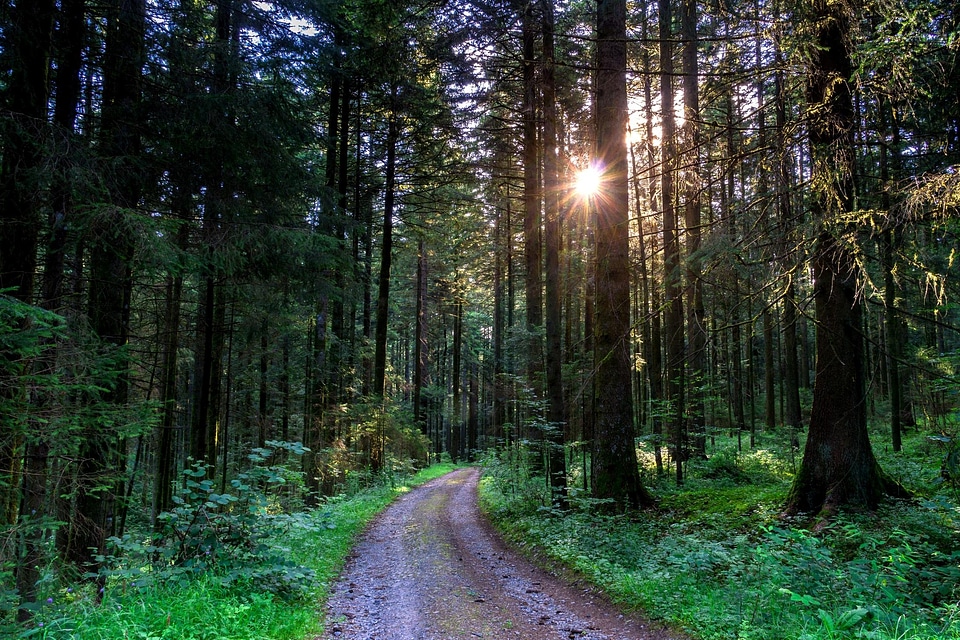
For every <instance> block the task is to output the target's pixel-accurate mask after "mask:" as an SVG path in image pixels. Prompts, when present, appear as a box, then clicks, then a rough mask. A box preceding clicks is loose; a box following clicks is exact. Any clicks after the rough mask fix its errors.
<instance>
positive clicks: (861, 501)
mask: <svg viewBox="0 0 960 640" xmlns="http://www.w3.org/2000/svg"><path fill="white" fill-rule="evenodd" d="M812 9H813V15H812V16H811V19H812V21H813V24H814V25H815V28H816V30H815V34H816V42H815V43H814V44H815V47H814V50H813V52H812V59H811V61H810V68H809V73H808V81H807V102H808V104H809V107H810V110H811V118H810V123H809V126H810V142H811V148H812V152H813V161H814V166H813V184H814V185H815V187H816V188H817V192H816V193H815V194H814V195H815V197H814V207H815V210H814V212H813V213H814V215H815V216H816V222H817V224H818V226H819V228H820V232H819V237H818V238H817V246H816V249H815V250H816V254H815V256H814V259H813V276H814V298H815V302H816V320H817V326H816V331H817V364H816V378H815V382H814V389H813V408H812V413H811V417H810V431H809V435H808V438H807V443H806V446H805V448H804V454H803V460H802V462H801V465H800V470H799V472H798V473H797V477H796V479H795V481H794V484H793V487H792V488H791V491H790V494H789V496H788V498H787V512H790V513H793V512H807V513H809V512H812V513H816V512H821V513H824V514H830V513H833V512H835V511H836V510H837V509H839V508H840V507H843V506H847V505H850V506H858V507H867V508H871V509H872V508H875V507H876V506H877V504H878V503H879V501H880V499H881V497H882V495H883V494H884V493H888V492H892V493H895V494H902V493H903V490H902V489H901V488H900V487H898V486H897V485H896V484H895V483H894V482H893V481H891V480H890V479H889V478H887V477H886V476H885V475H884V474H883V472H882V471H881V469H880V466H879V464H878V463H877V461H876V459H875V458H874V455H873V450H872V448H871V446H870V440H869V436H868V434H867V415H866V391H865V386H864V384H865V383H864V346H863V335H862V334H861V328H862V326H863V325H862V311H861V304H862V302H861V300H860V296H859V286H860V276H861V274H860V272H859V268H858V265H857V263H856V261H855V259H854V257H853V255H852V253H851V250H850V248H849V247H847V246H846V245H845V244H844V239H843V238H842V237H839V238H838V237H837V235H835V234H836V229H837V228H838V227H840V229H843V227H842V226H841V225H839V224H838V223H837V221H836V218H838V217H839V216H840V215H842V214H844V213H847V212H849V211H851V209H852V207H853V157H854V149H853V127H854V117H855V116H854V109H853V101H852V98H851V88H850V85H849V82H848V81H849V78H850V76H851V74H852V71H853V67H852V62H851V59H850V52H849V50H848V48H847V47H848V43H849V30H850V24H851V20H852V19H853V6H852V5H851V4H849V3H847V2H827V0H816V1H815V2H814V3H813V6H812Z"/></svg>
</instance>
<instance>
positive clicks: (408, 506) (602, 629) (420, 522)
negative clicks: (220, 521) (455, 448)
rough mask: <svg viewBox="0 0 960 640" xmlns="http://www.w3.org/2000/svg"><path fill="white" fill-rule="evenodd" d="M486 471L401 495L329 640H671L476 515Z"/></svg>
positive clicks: (344, 579) (379, 525) (373, 532)
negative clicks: (537, 559)
mask: <svg viewBox="0 0 960 640" xmlns="http://www.w3.org/2000/svg"><path fill="white" fill-rule="evenodd" d="M479 475H480V472H479V470H478V469H474V468H470V469H460V470H457V471H454V472H453V473H450V474H448V475H446V476H444V477H442V478H438V479H436V480H433V481H431V482H429V483H427V484H425V485H423V486H422V487H420V488H418V489H415V490H414V491H412V492H411V493H409V494H407V495H405V496H403V497H401V498H400V499H399V500H397V501H396V502H395V503H394V504H393V505H392V506H391V507H390V508H388V509H387V510H386V511H385V512H383V513H382V514H381V515H380V516H379V517H378V518H377V519H376V520H375V521H374V522H373V524H372V526H371V527H370V528H369V529H368V531H367V533H366V534H365V535H364V536H363V538H362V539H361V541H360V543H359V544H358V545H357V547H356V548H355V550H354V552H353V555H352V556H351V558H350V559H349V561H348V563H347V566H346V568H345V570H344V572H343V574H342V575H341V578H340V580H339V582H338V583H337V584H336V585H335V587H334V589H333V595H332V597H331V599H330V602H329V603H328V611H327V614H328V615H327V635H326V636H325V637H327V638H341V639H351V640H452V639H454V638H502V639H506V638H511V639H512V638H523V639H525V640H547V639H550V640H554V639H564V640H567V639H572V640H640V639H644V640H664V639H666V638H673V637H675V636H673V635H671V634H669V633H667V632H665V631H663V630H662V629H659V628H658V627H655V626H652V625H650V624H648V623H645V622H643V621H641V620H636V619H633V618H629V617H624V616H622V615H620V614H619V613H618V612H617V611H616V610H615V609H613V608H612V607H610V606H609V605H607V604H606V603H604V602H603V601H601V600H600V599H598V598H596V597H595V596H594V595H593V594H592V593H591V592H590V591H589V590H584V589H583V588H578V587H575V586H571V585H568V584H565V583H564V582H562V581H561V580H559V579H557V578H555V577H553V576H551V575H549V574H547V573H545V572H544V571H542V570H540V569H539V568H537V567H535V566H533V565H531V564H530V563H529V562H527V561H525V560H524V559H523V558H521V557H519V556H518V555H517V554H515V553H513V552H512V551H510V550H509V549H507V548H506V547H505V546H504V545H503V543H502V542H501V541H500V540H499V539H498V538H497V537H496V535H494V534H493V532H492V530H491V529H490V527H489V525H487V524H486V522H485V521H484V520H483V519H482V517H481V516H480V514H479V512H478V511H477V498H476V488H477V480H478V478H479Z"/></svg>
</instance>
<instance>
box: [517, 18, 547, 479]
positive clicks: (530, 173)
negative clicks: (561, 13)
mask: <svg viewBox="0 0 960 640" xmlns="http://www.w3.org/2000/svg"><path fill="white" fill-rule="evenodd" d="M535 6H536V2H525V3H524V5H523V13H522V26H521V32H522V38H523V89H524V93H523V249H524V263H525V266H526V279H525V280H524V283H525V289H524V291H525V293H526V323H527V326H526V330H527V345H528V347H527V352H526V377H527V384H528V385H529V386H530V388H531V389H532V390H533V394H534V398H533V400H534V402H539V400H540V398H541V397H542V396H543V379H542V376H543V373H544V369H543V338H542V336H541V331H542V330H543V274H542V269H543V265H542V261H543V246H542V239H541V237H540V234H541V229H540V226H541V215H540V207H541V194H540V162H539V159H540V144H539V143H540V141H539V139H538V136H537V115H538V114H537V97H538V96H537V93H538V92H537V88H538V87H537V74H536V65H537V62H536V59H535V57H536V34H537V23H536V21H535V19H534V7H535ZM523 423H524V424H528V423H529V420H527V419H524V420H523ZM543 435H544V434H543V432H542V431H541V432H540V433H538V434H533V433H530V434H527V437H526V439H527V440H528V441H529V442H530V443H531V444H533V449H534V451H533V456H532V458H531V465H532V468H533V472H534V473H536V474H539V473H540V472H542V470H543V458H542V456H543V451H542V449H541V447H540V446H539V445H540V444H541V443H542V441H543Z"/></svg>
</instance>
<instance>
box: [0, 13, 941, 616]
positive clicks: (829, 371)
mask: <svg viewBox="0 0 960 640" xmlns="http://www.w3.org/2000/svg"><path fill="white" fill-rule="evenodd" d="M0 92H2V93H0V105H2V113H0V145H2V146H0V153H2V158H0V562H2V564H0V580H2V582H0V590H3V593H4V594H6V595H4V596H3V597H0V603H7V602H8V601H9V609H4V610H3V611H4V612H6V613H5V614H4V615H6V614H9V615H10V616H11V617H16V618H19V620H20V621H22V622H29V620H30V618H31V617H32V615H33V611H34V609H33V608H31V606H30V605H32V604H35V600H36V599H37V598H38V597H39V594H42V593H43V589H42V587H41V588H39V591H38V582H39V583H42V582H43V581H50V580H52V578H50V577H49V575H50V573H49V571H47V570H44V569H43V567H49V566H55V567H56V571H55V572H54V573H56V575H58V576H60V578H62V579H63V580H68V581H69V580H74V579H77V580H81V579H82V580H86V581H87V582H89V583H92V584H94V585H97V586H99V587H103V586H104V585H105V584H106V582H107V581H108V578H109V576H111V575H114V574H111V573H110V564H109V561H108V560H109V558H111V557H113V556H115V555H120V554H122V553H123V551H124V544H126V543H125V542H124V541H125V540H127V541H129V538H130V536H129V535H128V534H130V532H131V531H133V532H151V531H153V532H161V531H164V530H167V531H171V530H177V526H178V525H177V524H176V518H177V517H179V518H196V517H197V514H198V513H199V510H200V509H201V507H199V506H197V505H202V504H204V503H205V502H210V503H211V504H214V505H219V506H220V507H224V508H225V510H226V508H228V507H230V508H233V507H232V505H235V504H239V505H243V507H244V508H247V507H249V509H251V513H254V512H256V510H257V509H267V510H269V509H272V508H276V509H279V510H297V509H303V508H312V507H316V506H318V505H321V504H323V503H324V502H325V501H326V500H327V499H328V498H330V497H331V496H338V495H340V494H344V493H348V492H350V491H352V490H355V489H356V488H357V487H360V486H365V485H368V484H372V483H376V482H378V481H389V480H390V478H393V477H395V476H396V475H398V474H402V473H408V472H411V471H413V470H416V469H419V468H422V467H424V466H427V465H428V464H429V463H430V462H433V461H440V460H441V459H442V460H452V461H454V462H472V461H476V460H478V459H480V458H489V457H490V456H493V457H495V458H496V459H498V460H510V461H514V462H515V463H516V464H517V465H518V468H519V466H520V465H521V463H522V467H523V468H524V469H526V470H527V471H528V472H529V474H530V475H531V476H533V477H536V478H538V479H539V480H538V482H539V483H540V484H541V485H542V486H543V487H544V488H545V493H544V494H543V500H542V501H543V502H544V503H545V506H546V507H551V508H556V509H558V510H565V509H567V508H569V507H570V504H571V500H575V499H576V498H577V496H583V495H588V496H591V497H592V498H593V499H595V500H596V501H595V502H594V503H592V508H596V509H597V510H600V511H606V512H609V513H621V512H623V511H626V510H631V509H635V508H643V507H647V506H650V505H652V504H653V503H654V502H655V500H656V495H657V490H656V488H651V485H658V484H659V485H662V484H663V483H664V482H665V480H664V478H666V477H669V478H670V479H671V482H672V483H673V484H674V485H675V486H677V487H683V486H685V485H686V484H687V483H689V482H691V481H692V480H703V479H704V478H703V477H699V478H698V477H696V475H697V473H699V471H698V470H700V471H702V470H703V469H705V468H708V467H705V466H704V465H703V464H702V463H703V462H704V461H706V460H708V459H710V458H711V457H713V455H714V453H716V452H717V451H719V449H718V448H717V440H722V441H723V442H724V443H727V444H729V445H730V446H735V447H736V449H737V451H740V452H743V451H757V450H764V449H770V450H776V451H778V452H781V453H783V452H787V453H784V454H783V455H784V456H785V457H789V459H790V460H791V465H792V467H791V477H792V485H791V486H792V488H791V489H790V491H789V493H787V494H786V495H784V496H782V501H781V502H782V504H781V505H780V506H781V507H782V508H783V511H784V513H786V514H790V515H796V514H820V515H821V516H822V517H829V516H831V515H833V514H835V513H837V512H838V511H840V510H841V509H843V508H844V507H847V506H853V507H865V508H867V509H875V508H876V507H877V506H878V505H879V504H881V503H882V502H883V501H884V500H887V499H890V498H905V497H908V496H910V495H911V494H912V493H921V494H923V493H924V492H925V491H931V492H936V491H940V490H941V489H943V490H944V491H946V490H947V489H945V488H950V487H953V489H952V491H953V493H952V494H949V493H946V494H938V495H941V496H942V495H948V496H952V497H950V498H949V500H952V501H953V505H954V506H953V507H952V509H953V511H954V512H955V511H956V498H957V491H958V489H957V486H958V485H957V483H958V482H960V446H958V444H957V440H956V438H957V437H958V435H960V433H958V432H960V429H958V424H960V420H958V418H960V414H958V409H960V406H958V405H960V402H958V398H957V394H958V390H960V380H958V378H957V375H958V372H957V368H958V367H960V307H958V303H957V301H958V299H960V290H958V282H960V278H958V276H960V271H958V269H960V267H958V256H957V250H958V247H960V240H958V231H960V223H958V220H960V218H958V215H957V214H958V211H960V172H958V167H960V8H958V5H957V4H956V3H954V2H946V1H944V0H918V1H917V2H910V3H900V2H889V3H888V2H875V3H861V2H857V1H855V0H840V1H838V2H827V1H826V0H795V1H787V2H779V1H775V0H749V1H748V0H731V1H729V2H727V3H698V2H696V0H658V2H650V3H644V2H641V3H629V4H628V3H626V2H625V1H623V0H600V1H599V2H597V3H584V2H579V1H571V2H567V1H564V2H553V1H552V0H538V1H536V2H533V1H530V2H514V1H512V0H450V1H447V2H440V1H439V0H437V1H433V0H422V1H419V2H403V1H401V0H335V1H320V0H273V1H254V0H206V1H201V0H150V1H148V0H102V1H98V2H92V1H89V0H0ZM590 172H595V173H596V176H595V177H596V178H597V179H596V181H594V182H592V183H591V184H592V186H590V187H585V186H584V185H585V184H587V182H588V181H587V180H585V179H584V176H588V175H590ZM908 437H912V438H914V439H917V438H919V440H920V441H921V442H923V443H925V445H924V446H926V447H927V448H926V449H925V451H926V455H927V456H928V460H927V462H928V463H929V464H930V465H932V466H933V467H935V468H936V469H937V470H938V472H940V470H941V469H942V475H941V476H940V478H941V479H940V483H941V484H940V485H938V488H933V489H931V488H929V487H927V488H923V487H918V486H911V485H910V484H909V483H907V482H904V480H903V477H904V474H903V473H901V472H900V471H901V470H899V469H897V468H896V467H894V468H889V466H886V467H884V466H881V464H880V463H879V462H878V461H877V456H875V455H874V449H875V448H883V449H884V450H885V451H886V450H889V451H890V452H892V454H893V455H894V457H893V458H890V457H887V458H886V460H891V459H892V460H897V458H896V457H895V456H896V454H899V452H900V451H901V449H902V448H903V446H904V444H903V443H904V441H905V439H906V438H908ZM941 485H942V486H941ZM177 514H179V515H177ZM237 517H238V518H239V517H240V516H237ZM251 517H253V516H251ZM953 517H954V518H956V515H955V513H954V516H953ZM224 522H225V524H224V525H223V526H224V528H223V529H222V530H218V531H219V532H218V533H217V535H226V534H225V533H224V532H225V531H227V530H231V531H232V530H233V529H231V527H240V528H243V527H248V529H249V530H253V529H250V528H256V526H259V525H256V524H254V523H253V521H252V520H251V521H249V522H248V521H243V520H238V521H232V520H231V521H230V522H226V521H224ZM165 527H166V528H167V529H165ZM171 527H172V529H170V528H171ZM248 529H245V530H248ZM181 533H183V536H181V538H180V546H178V547H177V549H176V550H175V551H173V552H171V554H172V555H170V556H169V557H168V558H167V560H168V561H169V562H170V563H173V564H176V563H183V562H187V560H189V561H190V562H197V557H198V555H197V554H198V553H200V552H201V551H202V550H203V549H204V547H203V542H202V541H200V542H196V545H197V546H196V547H195V548H194V547H190V546H189V545H190V544H193V543H188V540H189V532H187V530H186V529H184V530H183V531H181ZM258 535H259V534H258ZM264 535H267V534H266V533H264ZM140 550H141V551H142V550H143V549H140Z"/></svg>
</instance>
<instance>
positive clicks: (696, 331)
mask: <svg viewBox="0 0 960 640" xmlns="http://www.w3.org/2000/svg"><path fill="white" fill-rule="evenodd" d="M682 10H683V15H682V17H681V29H682V31H683V34H682V35H683V43H684V44H683V114H684V141H685V143H686V145H687V150H686V153H685V154H684V156H685V160H684V165H685V166H686V167H687V170H686V175H685V185H684V187H685V189H684V191H685V193H684V223H685V226H686V250H687V260H686V263H687V287H686V297H687V358H686V360H687V370H686V380H687V383H688V385H689V390H690V408H689V412H688V413H689V418H688V420H689V429H688V430H689V433H690V434H691V435H692V437H693V446H692V449H693V451H694V453H695V455H697V456H698V457H700V458H705V457H706V433H705V429H706V422H705V417H706V416H705V412H706V408H705V405H704V399H703V398H704V385H705V383H706V380H705V379H704V376H705V374H706V350H707V331H706V318H705V315H706V312H705V310H704V306H703V280H702V270H703V268H702V265H701V263H702V260H701V258H700V243H701V231H700V229H701V219H700V218H701V215H700V182H701V180H700V144H701V140H700V125H699V122H700V117H701V116H700V65H699V63H698V61H697V48H698V47H697V44H698V37H697V0H683V8H682Z"/></svg>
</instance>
